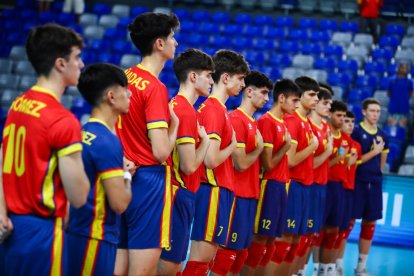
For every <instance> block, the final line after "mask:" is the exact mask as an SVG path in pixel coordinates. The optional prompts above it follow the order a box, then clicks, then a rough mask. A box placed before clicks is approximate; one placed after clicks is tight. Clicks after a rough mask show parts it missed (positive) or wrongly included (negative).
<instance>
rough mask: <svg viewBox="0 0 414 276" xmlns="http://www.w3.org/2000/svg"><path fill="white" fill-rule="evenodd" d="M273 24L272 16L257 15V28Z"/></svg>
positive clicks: (255, 21)
mask: <svg viewBox="0 0 414 276" xmlns="http://www.w3.org/2000/svg"><path fill="white" fill-rule="evenodd" d="M272 23H273V17H272V16H270V15H262V14H259V15H256V17H255V18H254V24H255V25H256V26H265V25H267V26H270V25H272Z"/></svg>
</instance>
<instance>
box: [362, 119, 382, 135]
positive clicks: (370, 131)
mask: <svg viewBox="0 0 414 276" xmlns="http://www.w3.org/2000/svg"><path fill="white" fill-rule="evenodd" d="M359 125H360V126H361V127H362V129H363V130H365V131H366V132H368V133H369V134H371V135H375V134H377V132H378V128H377V127H375V130H368V129H367V127H366V126H365V125H364V122H361V123H359Z"/></svg>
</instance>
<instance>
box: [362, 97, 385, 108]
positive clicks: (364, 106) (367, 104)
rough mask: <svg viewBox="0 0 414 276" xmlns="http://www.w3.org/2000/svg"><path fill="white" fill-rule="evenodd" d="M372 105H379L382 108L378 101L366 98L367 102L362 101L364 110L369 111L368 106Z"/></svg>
mask: <svg viewBox="0 0 414 276" xmlns="http://www.w3.org/2000/svg"><path fill="white" fill-rule="evenodd" d="M370 104H377V105H379V106H381V104H380V102H379V101H378V100H377V99H374V98H366V99H365V100H363V101H362V109H363V110H367V109H368V106H369V105H370Z"/></svg>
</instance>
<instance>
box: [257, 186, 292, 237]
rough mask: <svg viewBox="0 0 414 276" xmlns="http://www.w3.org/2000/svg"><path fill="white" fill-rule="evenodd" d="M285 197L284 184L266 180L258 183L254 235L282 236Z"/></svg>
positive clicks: (284, 217)
mask: <svg viewBox="0 0 414 276" xmlns="http://www.w3.org/2000/svg"><path fill="white" fill-rule="evenodd" d="M287 197H288V196H287V191H286V183H284V182H278V181H276V180H266V179H263V180H262V181H261V182H260V194H259V201H258V203H257V211H256V217H255V223H254V233H255V234H258V235H263V236H267V237H270V238H276V237H281V236H282V234H283V231H284V230H285V224H286V207H287Z"/></svg>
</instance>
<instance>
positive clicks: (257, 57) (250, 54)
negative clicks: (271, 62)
mask: <svg viewBox="0 0 414 276" xmlns="http://www.w3.org/2000/svg"><path fill="white" fill-rule="evenodd" d="M244 56H245V58H246V60H247V61H248V62H249V63H250V64H253V65H261V64H263V63H264V62H265V60H267V56H266V54H265V53H264V52H263V51H256V50H247V51H245V52H244Z"/></svg>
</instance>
